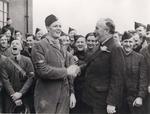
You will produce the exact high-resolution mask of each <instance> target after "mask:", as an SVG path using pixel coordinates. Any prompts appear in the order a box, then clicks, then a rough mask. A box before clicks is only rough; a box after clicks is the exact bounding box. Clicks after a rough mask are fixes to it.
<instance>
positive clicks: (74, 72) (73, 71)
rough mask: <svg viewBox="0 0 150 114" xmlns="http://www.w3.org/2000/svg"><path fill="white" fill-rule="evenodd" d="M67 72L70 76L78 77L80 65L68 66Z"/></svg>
mask: <svg viewBox="0 0 150 114" xmlns="http://www.w3.org/2000/svg"><path fill="white" fill-rule="evenodd" d="M67 73H68V75H69V76H73V77H77V75H78V74H79V73H80V67H79V66H77V65H71V66H69V67H68V68H67Z"/></svg>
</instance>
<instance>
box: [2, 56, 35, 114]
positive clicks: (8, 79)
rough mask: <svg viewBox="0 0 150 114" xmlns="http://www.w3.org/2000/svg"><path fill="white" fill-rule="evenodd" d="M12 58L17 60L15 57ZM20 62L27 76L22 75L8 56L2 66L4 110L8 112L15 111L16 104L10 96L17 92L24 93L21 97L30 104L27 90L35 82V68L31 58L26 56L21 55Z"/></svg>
mask: <svg viewBox="0 0 150 114" xmlns="http://www.w3.org/2000/svg"><path fill="white" fill-rule="evenodd" d="M11 59H12V60H13V61H15V60H14V58H11ZM18 64H19V66H20V67H21V68H22V69H23V70H24V71H25V72H26V75H25V76H23V75H22V73H21V72H20V71H19V70H18V69H17V68H16V67H15V66H14V65H13V64H12V63H11V62H10V60H9V59H8V58H6V59H5V62H4V63H3V65H2V66H1V67H2V70H1V72H0V73H1V76H2V81H3V84H4V89H5V93H4V94H5V96H4V100H5V102H4V112H7V113H10V112H13V107H15V104H14V102H13V101H12V99H11V97H10V96H11V95H12V94H14V93H15V92H21V93H22V94H23V97H22V98H21V99H22V100H23V102H24V103H25V104H26V105H28V104H27V97H28V96H27V92H28V90H29V88H30V86H31V85H32V82H33V77H34V68H33V65H32V62H31V60H30V59H29V58H27V57H25V56H21V58H20V60H18Z"/></svg>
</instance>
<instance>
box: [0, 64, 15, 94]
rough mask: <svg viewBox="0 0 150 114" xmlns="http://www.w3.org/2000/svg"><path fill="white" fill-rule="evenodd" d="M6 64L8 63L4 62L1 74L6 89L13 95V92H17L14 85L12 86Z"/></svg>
mask: <svg viewBox="0 0 150 114" xmlns="http://www.w3.org/2000/svg"><path fill="white" fill-rule="evenodd" d="M5 64H6V63H4V64H3V66H2V65H1V70H0V75H1V77H2V81H3V85H4V88H5V89H6V91H7V93H8V94H9V95H12V94H14V93H15V91H14V89H13V87H12V85H11V83H10V81H9V76H8V73H7V72H8V71H7V69H6V67H5Z"/></svg>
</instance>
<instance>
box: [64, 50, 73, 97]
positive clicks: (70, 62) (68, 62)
mask: <svg viewBox="0 0 150 114" xmlns="http://www.w3.org/2000/svg"><path fill="white" fill-rule="evenodd" d="M66 60H67V61H66V67H69V66H70V65H73V64H75V61H74V58H73V55H72V54H71V53H69V52H67V56H66ZM68 81H69V90H70V94H71V93H74V84H73V83H74V78H73V77H72V76H68Z"/></svg>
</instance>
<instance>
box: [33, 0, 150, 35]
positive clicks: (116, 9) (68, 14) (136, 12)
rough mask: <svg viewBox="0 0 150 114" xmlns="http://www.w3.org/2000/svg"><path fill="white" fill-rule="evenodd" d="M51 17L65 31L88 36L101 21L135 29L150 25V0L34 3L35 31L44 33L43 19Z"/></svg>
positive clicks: (36, 0) (48, 0)
mask: <svg viewBox="0 0 150 114" xmlns="http://www.w3.org/2000/svg"><path fill="white" fill-rule="evenodd" d="M49 14H54V15H56V16H57V17H58V18H59V19H60V20H61V23H62V26H63V31H64V32H67V31H68V27H69V26H70V27H73V28H75V29H76V30H77V31H78V33H80V34H82V35H85V34H86V33H88V32H92V31H94V29H95V24H96V22H97V20H98V19H99V18H101V17H102V18H105V17H109V18H112V19H113V20H114V22H115V24H116V30H117V31H119V32H123V31H124V30H129V29H130V30H131V29H134V22H135V21H137V22H141V23H143V24H147V23H150V0H33V19H34V23H33V24H34V30H35V28H36V27H39V28H42V29H43V30H44V31H46V29H45V25H44V19H45V17H46V16H48V15H49Z"/></svg>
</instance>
